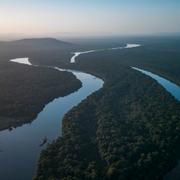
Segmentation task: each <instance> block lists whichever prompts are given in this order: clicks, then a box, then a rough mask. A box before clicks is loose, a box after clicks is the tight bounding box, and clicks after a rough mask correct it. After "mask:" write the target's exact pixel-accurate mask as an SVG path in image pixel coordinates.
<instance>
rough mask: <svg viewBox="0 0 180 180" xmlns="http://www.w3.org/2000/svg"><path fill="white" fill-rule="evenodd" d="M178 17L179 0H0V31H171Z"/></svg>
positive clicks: (102, 33) (104, 33)
mask: <svg viewBox="0 0 180 180" xmlns="http://www.w3.org/2000/svg"><path fill="white" fill-rule="evenodd" d="M179 18H180V0H0V34H25V35H42V36H44V35H48V36H50V35H60V36H61V35H62V36H111V35H113V36H114V35H115V36H116V35H136V34H138V35H140V34H154V33H172V32H180V20H179Z"/></svg>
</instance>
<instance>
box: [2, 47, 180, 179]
mask: <svg viewBox="0 0 180 180" xmlns="http://www.w3.org/2000/svg"><path fill="white" fill-rule="evenodd" d="M139 46H140V45H139V44H127V46H125V47H116V48H109V49H107V50H116V49H125V48H135V47H139ZM97 51H99V50H91V51H86V52H75V53H74V56H73V57H72V58H71V63H75V59H76V58H77V57H78V56H79V55H81V54H84V53H93V52H97ZM11 61H12V62H14V63H15V62H16V63H22V64H27V65H32V64H31V63H30V62H29V61H28V58H20V59H13V60H11ZM54 69H56V70H60V71H62V70H63V69H59V68H57V67H54ZM133 69H135V70H138V71H140V72H142V73H144V74H146V75H148V76H150V77H152V78H153V79H155V80H157V82H158V83H159V84H161V85H162V86H163V87H164V88H165V89H166V90H167V91H168V92H170V93H171V94H172V95H173V96H174V97H176V99H178V100H180V87H179V86H177V85H175V84H174V83H172V82H170V81H168V80H166V79H164V78H162V77H160V76H158V75H155V74H153V73H151V72H148V71H145V70H142V69H139V68H135V67H133ZM63 71H69V72H72V73H73V74H74V75H75V76H76V77H77V78H78V79H79V80H80V81H81V82H82V88H80V89H79V90H78V91H76V92H74V93H72V94H70V95H68V96H65V97H60V98H57V99H55V100H53V101H52V102H50V103H48V104H47V105H46V106H45V108H44V109H43V110H42V111H41V112H40V113H39V114H38V116H37V118H36V119H35V120H33V122H32V123H31V124H26V125H23V126H21V127H18V128H16V129H13V130H12V131H9V130H4V131H1V132H0V177H1V179H2V180H30V179H32V176H33V174H34V172H35V168H36V164H37V160H38V158H39V154H40V151H41V150H42V148H41V147H40V146H39V145H40V144H41V143H42V140H43V139H44V138H45V137H46V138H47V139H48V142H51V141H52V140H54V139H56V138H57V137H58V136H60V135H61V122H62V119H63V117H64V115H65V113H67V112H68V111H69V110H70V109H71V108H72V107H73V106H76V105H78V104H79V103H80V102H81V101H82V100H83V99H85V98H86V97H87V96H88V95H90V94H92V93H93V92H95V91H97V90H98V89H100V88H101V87H102V86H103V81H102V80H101V79H99V78H96V77H95V76H92V75H90V74H87V73H83V72H78V71H72V70H63ZM57 83H58V82H57ZM59 83H60V82H59ZM43 148H44V147H43ZM179 171H180V167H179ZM179 177H180V176H179ZM165 180H170V178H168V179H165Z"/></svg>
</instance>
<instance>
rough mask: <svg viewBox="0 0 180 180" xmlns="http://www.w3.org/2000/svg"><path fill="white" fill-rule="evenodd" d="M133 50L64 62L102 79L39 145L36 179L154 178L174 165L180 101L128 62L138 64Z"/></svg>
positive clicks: (179, 121) (176, 154) (154, 179)
mask: <svg viewBox="0 0 180 180" xmlns="http://www.w3.org/2000/svg"><path fill="white" fill-rule="evenodd" d="M141 50H142V49H141ZM137 51H138V50H132V51H131V50H127V51H125V52H124V53H123V52H121V51H119V52H117V53H112V52H100V53H93V54H85V55H82V56H80V57H79V59H78V62H77V63H76V64H73V65H68V66H69V67H71V68H75V69H81V70H83V71H86V72H89V73H92V74H95V75H96V76H99V77H101V78H102V79H104V80H105V85H104V87H103V89H101V90H99V91H98V92H96V93H94V94H93V95H91V96H90V97H88V98H87V99H86V100H84V101H83V102H82V103H81V104H80V105H79V106H77V107H74V108H73V109H72V110H71V111H70V112H69V113H67V114H66V116H65V117H64V120H63V129H62V131H63V134H62V137H60V138H58V139H57V140H56V141H54V142H53V143H52V144H50V145H49V146H48V148H47V149H46V150H43V151H42V154H41V157H40V160H39V165H38V171H37V175H36V177H35V178H34V179H35V180H45V179H63V180H68V179H74V180H78V179H120V180H128V179H132V177H133V179H134V180H135V179H137V180H144V179H148V180H159V179H162V178H163V177H164V175H165V174H166V173H167V172H168V171H169V170H170V169H171V168H172V167H173V166H175V165H176V163H177V156H178V153H177V152H178V150H179V141H180V111H179V109H180V104H179V102H178V101H177V100H175V99H174V97H172V96H171V95H170V94H169V93H168V92H166V91H165V90H164V88H162V87H161V86H160V85H158V84H157V82H156V81H155V80H152V79H151V78H149V77H146V76H145V75H143V74H141V73H139V72H136V71H135V70H133V69H131V68H130V67H129V65H130V64H131V65H132V64H136V65H137V64H139V66H140V64H141V63H140V62H139V61H138V58H137V59H136V58H134V53H135V52H136V53H137ZM139 52H140V50H139ZM121 53H122V54H125V55H124V56H119V55H121ZM131 53H132V54H131ZM115 55H116V58H114V57H115ZM126 56H127V57H126ZM161 56H163V54H162V55H161ZM118 57H119V58H118ZM123 57H126V59H129V61H125V60H126V59H123ZM133 58H134V59H133ZM144 61H145V62H149V61H148V60H147V61H146V60H144ZM132 62H133V63H132ZM150 64H151V65H152V67H155V65H153V62H151V63H150ZM164 64H165V66H164V67H168V64H167V63H166V61H165V63H164ZM147 67H150V65H149V66H147ZM154 69H156V70H157V68H154ZM162 69H163V68H162ZM169 72H172V73H173V70H172V69H170V70H169ZM174 72H175V71H174ZM159 73H161V71H159ZM174 74H175V73H174ZM166 75H167V74H166ZM171 77H172V76H171ZM174 79H175V78H174ZM177 81H178V78H177Z"/></svg>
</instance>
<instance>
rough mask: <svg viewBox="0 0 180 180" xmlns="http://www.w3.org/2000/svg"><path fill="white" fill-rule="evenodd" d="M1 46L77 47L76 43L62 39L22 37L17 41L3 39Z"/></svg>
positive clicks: (30, 47)
mask: <svg viewBox="0 0 180 180" xmlns="http://www.w3.org/2000/svg"><path fill="white" fill-rule="evenodd" d="M0 47H1V48H3V49H4V48H8V49H31V50H39V49H47V50H48V49H50V50H51V49H64V48H72V47H75V44H72V43H68V42H65V41H60V40H58V39H54V38H31V39H21V40H15V41H1V42H0Z"/></svg>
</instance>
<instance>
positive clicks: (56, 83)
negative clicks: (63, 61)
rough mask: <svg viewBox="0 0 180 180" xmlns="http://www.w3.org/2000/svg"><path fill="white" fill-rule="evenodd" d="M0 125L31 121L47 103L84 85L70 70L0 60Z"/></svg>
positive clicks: (2, 127) (11, 125) (6, 126)
mask: <svg viewBox="0 0 180 180" xmlns="http://www.w3.org/2000/svg"><path fill="white" fill-rule="evenodd" d="M0 87H1V88H0V129H5V128H8V127H16V126H18V125H21V124H23V123H27V122H30V121H32V120H33V119H34V118H35V117H36V115H37V114H38V112H40V111H41V110H42V108H43V107H44V105H45V104H47V103H48V102H50V101H51V100H53V99H54V98H56V97H59V96H65V95H67V94H69V93H71V92H73V91H75V90H77V89H78V88H80V87H81V83H80V81H78V80H77V79H76V78H75V77H74V76H73V75H72V74H71V73H68V72H59V71H57V70H53V69H49V68H40V67H31V66H27V65H21V64H17V63H13V62H7V63H6V62H0Z"/></svg>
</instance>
